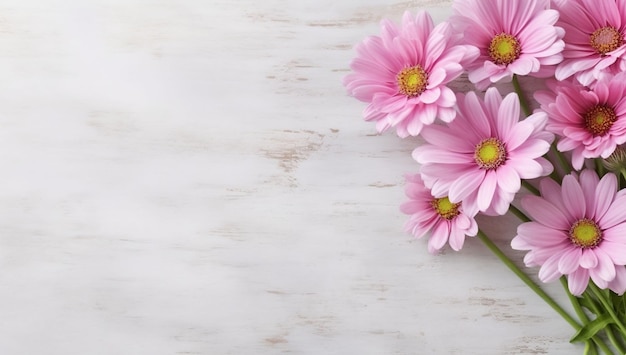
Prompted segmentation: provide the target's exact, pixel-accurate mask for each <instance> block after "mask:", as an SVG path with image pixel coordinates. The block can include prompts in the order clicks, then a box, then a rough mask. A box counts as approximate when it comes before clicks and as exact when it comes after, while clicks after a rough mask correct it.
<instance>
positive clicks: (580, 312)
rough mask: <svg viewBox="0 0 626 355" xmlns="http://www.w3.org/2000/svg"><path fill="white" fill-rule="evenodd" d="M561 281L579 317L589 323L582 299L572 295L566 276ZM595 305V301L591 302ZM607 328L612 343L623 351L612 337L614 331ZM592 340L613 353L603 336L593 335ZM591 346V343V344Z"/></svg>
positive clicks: (609, 352)
mask: <svg viewBox="0 0 626 355" xmlns="http://www.w3.org/2000/svg"><path fill="white" fill-rule="evenodd" d="M559 280H560V281H561V285H563V288H564V289H565V294H567V297H568V298H569V300H570V302H571V303H572V306H573V307H574V311H575V312H576V314H577V315H578V318H579V319H580V320H581V322H583V324H587V323H589V317H587V314H586V313H585V311H583V307H582V306H581V305H580V299H579V298H578V297H576V296H574V295H572V293H571V292H569V288H568V287H567V280H566V279H565V276H561V278H560V279H559ZM591 303H592V305H593V302H591ZM606 330H607V332H606V333H607V335H608V336H609V339H610V340H611V343H613V345H614V346H615V347H616V349H617V350H618V351H622V350H621V349H620V348H619V347H618V346H617V345H615V342H614V339H611V335H613V333H612V332H611V333H609V330H610V329H606ZM591 340H593V342H594V343H595V344H596V345H597V346H599V347H600V349H602V351H603V352H604V353H605V354H611V353H613V352H612V351H611V350H610V349H609V347H608V345H606V343H605V342H604V340H602V339H601V338H599V337H598V336H593V337H591ZM590 346H591V345H590Z"/></svg>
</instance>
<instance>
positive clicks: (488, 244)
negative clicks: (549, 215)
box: [477, 230, 581, 330]
mask: <svg viewBox="0 0 626 355" xmlns="http://www.w3.org/2000/svg"><path fill="white" fill-rule="evenodd" d="M477 237H478V239H480V240H481V241H482V242H483V243H484V244H485V246H486V247H487V248H488V249H489V250H491V252H492V253H494V254H495V255H496V256H497V257H498V258H499V259H500V260H501V261H502V262H503V263H504V265H506V266H507V267H508V268H509V269H510V270H511V271H512V272H513V273H514V274H515V275H517V277H519V278H520V280H522V281H523V282H524V283H525V284H526V285H527V286H528V287H530V289H531V290H533V291H534V292H535V293H536V294H537V296H539V297H541V299H542V300H544V302H546V303H547V304H548V305H549V306H550V307H552V309H554V311H556V313H558V314H559V315H560V316H561V317H563V319H565V321H566V322H567V323H569V325H571V326H572V327H573V328H574V329H576V330H578V329H580V328H581V326H580V324H578V322H576V320H575V319H574V318H572V316H570V315H569V314H568V313H567V312H565V310H564V309H563V308H562V307H561V306H560V305H559V304H558V303H556V302H555V301H554V300H553V299H552V297H550V296H549V295H548V294H547V293H546V292H545V291H544V290H543V289H541V287H539V285H537V284H536V283H535V282H534V281H533V280H532V279H531V278H530V277H529V276H528V275H526V273H524V272H523V271H522V270H521V269H520V268H519V267H518V266H517V265H515V263H513V261H512V260H511V259H510V258H509V257H508V256H506V255H505V254H504V253H503V252H502V250H500V248H498V246H497V245H495V244H494V243H493V242H492V241H491V239H489V237H487V235H486V234H485V233H484V232H483V231H481V230H478V234H477Z"/></svg>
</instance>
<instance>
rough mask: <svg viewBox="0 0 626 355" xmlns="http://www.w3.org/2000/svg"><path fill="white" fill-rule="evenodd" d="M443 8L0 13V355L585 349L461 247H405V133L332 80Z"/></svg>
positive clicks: (57, 6) (281, 4)
mask: <svg viewBox="0 0 626 355" xmlns="http://www.w3.org/2000/svg"><path fill="white" fill-rule="evenodd" d="M449 6H450V1H436V0H433V1H427V0H423V1H421V0H414V1H404V2H394V1H383V0H358V1H357V0H350V1H339V2H338V1H330V0H315V1H314V0H300V1H288V0H267V1H252V0H234V1H233V0H228V1H227V0H208V1H207V0H182V1H170V0H131V1H122V0H114V1H109V0H91V1H78V0H66V1H62V0H52V1H35V0H27V1H17V0H15V1H9V0H7V1H3V2H0V83H1V84H0V161H1V162H2V165H3V174H2V180H1V181H2V184H0V216H2V217H1V218H0V263H1V267H0V314H2V317H1V319H2V321H0V354H151V355H152V354H278V353H296V354H434V353H440V354H572V353H578V352H581V350H582V349H581V348H580V347H577V346H573V345H570V344H568V339H569V337H570V335H571V334H572V331H571V329H569V328H568V326H567V324H566V323H565V322H564V321H562V320H560V319H559V318H558V317H557V316H556V315H555V314H554V312H553V311H552V310H551V309H549V308H548V307H547V306H546V305H544V304H543V303H542V301H540V300H539V299H538V298H537V297H536V296H534V294H532V293H531V292H530V291H529V290H528V289H527V288H526V287H525V286H523V285H522V284H521V282H519V281H517V280H516V279H515V278H514V277H513V275H512V274H511V273H510V272H509V271H508V270H506V269H505V267H504V266H503V265H501V264H500V263H499V262H498V261H497V260H495V258H493V257H492V256H491V255H490V254H489V252H488V251H486V249H485V248H484V247H483V246H482V245H481V244H479V242H478V241H477V240H470V241H468V243H467V246H466V248H465V249H464V250H463V251H462V252H460V253H452V252H445V253H444V254H443V255H440V256H431V255H429V254H428V253H427V252H426V247H425V241H422V240H420V241H415V240H412V239H411V238H410V237H409V236H408V235H406V234H405V233H404V232H403V230H402V225H403V223H404V220H405V218H404V216H402V215H401V213H400V212H399V210H398V205H399V204H400V203H401V202H402V201H403V200H404V194H403V187H402V184H403V174H404V173H408V172H414V171H415V170H416V165H415V163H414V162H413V161H412V160H411V158H410V152H411V150H412V149H413V148H414V147H415V146H416V145H417V144H419V140H415V139H406V140H400V139H398V138H397V137H395V136H394V135H393V134H385V135H382V136H381V135H377V134H375V131H374V127H373V126H372V125H371V124H369V123H365V122H362V120H361V116H360V112H361V110H362V109H363V108H364V105H363V104H362V103H359V102H357V101H356V100H354V99H352V98H349V97H347V96H346V94H345V91H344V89H343V88H342V86H341V84H340V80H341V78H342V77H343V76H344V75H345V74H346V73H347V72H348V63H349V61H350V60H351V58H352V57H353V56H354V52H353V50H352V46H353V45H354V44H355V43H357V42H358V41H360V40H361V39H362V38H364V37H365V36H367V35H371V34H376V33H377V32H378V22H379V21H380V19H381V18H383V17H391V18H393V19H395V20H397V19H399V17H400V16H401V14H402V12H403V11H405V10H407V9H410V10H416V9H418V8H424V9H428V10H429V11H431V12H432V13H433V15H434V17H435V19H436V20H437V21H441V20H443V19H444V18H445V17H446V16H447V14H448V13H449ZM457 85H460V86H463V85H467V84H466V83H463V82H459V83H457ZM487 223H488V224H489V225H490V229H489V230H490V232H491V233H492V234H493V235H494V236H497V239H498V241H499V243H500V245H501V246H503V247H505V248H506V247H507V243H508V240H510V238H511V237H512V236H513V233H514V229H512V228H511V225H512V220H511V219H507V218H504V219H501V220H497V221H488V222H487ZM511 255H515V256H516V257H518V258H519V257H520V256H521V255H520V254H516V253H513V252H511ZM548 289H549V290H550V292H552V293H555V294H559V292H560V290H559V286H558V285H550V286H549V287H548ZM560 299H562V300H564V298H562V297H560Z"/></svg>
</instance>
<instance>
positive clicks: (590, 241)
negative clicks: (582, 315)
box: [511, 170, 626, 296]
mask: <svg viewBox="0 0 626 355" xmlns="http://www.w3.org/2000/svg"><path fill="white" fill-rule="evenodd" d="M540 187H541V188H540V189H541V197H537V196H526V197H524V198H523V199H522V206H523V207H524V209H525V210H526V212H527V213H528V214H529V215H530V217H531V218H532V219H533V221H532V222H527V223H522V224H521V225H519V227H518V228H517V236H516V237H515V238H513V240H512V241H511V245H512V247H513V249H516V250H529V252H528V254H526V257H525V258H524V263H525V264H526V266H529V267H531V266H541V269H540V270H539V279H540V280H541V281H543V282H550V281H554V280H556V279H558V278H559V277H561V276H562V275H567V278H568V286H569V290H570V292H571V293H572V294H573V295H577V296H578V295H581V294H582V293H583V292H584V291H585V289H586V288H587V284H588V283H589V278H591V279H592V280H593V282H594V283H595V284H596V285H598V286H599V287H600V288H604V289H606V288H610V289H611V290H613V291H614V292H616V293H618V294H622V293H624V291H626V268H624V265H626V210H624V204H625V203H626V190H620V191H619V192H617V178H616V176H615V175H613V174H611V173H609V174H606V175H605V176H604V177H603V178H602V179H599V178H598V175H597V174H596V173H595V171H593V170H583V171H582V172H581V173H580V178H579V179H577V178H576V175H573V174H570V175H567V176H565V178H564V179H563V184H562V186H559V185H558V184H557V183H556V182H554V181H553V180H551V179H543V180H542V181H541V184H540Z"/></svg>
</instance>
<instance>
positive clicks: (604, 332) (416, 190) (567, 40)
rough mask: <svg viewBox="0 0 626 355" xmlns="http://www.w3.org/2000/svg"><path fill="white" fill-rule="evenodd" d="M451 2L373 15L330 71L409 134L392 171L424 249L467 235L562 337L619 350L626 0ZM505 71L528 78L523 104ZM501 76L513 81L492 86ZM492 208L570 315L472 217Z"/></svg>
mask: <svg viewBox="0 0 626 355" xmlns="http://www.w3.org/2000/svg"><path fill="white" fill-rule="evenodd" d="M452 7H453V15H452V16H451V17H450V18H449V20H448V21H446V22H443V23H440V24H438V25H436V26H435V24H434V23H433V21H432V19H431V17H430V15H429V14H428V13H426V12H419V13H418V14H417V15H412V14H410V13H408V12H407V13H405V14H404V16H403V18H402V23H401V25H400V26H398V25H396V24H394V23H393V22H391V21H389V20H383V21H382V22H381V34H380V36H372V37H368V38H366V39H365V40H364V41H363V42H361V43H359V44H358V45H357V46H356V52H357V57H356V58H355V59H354V60H353V61H352V63H351V69H352V73H350V74H349V75H347V76H346V77H345V79H344V85H345V87H346V88H347V90H348V92H349V93H350V95H352V96H354V97H355V98H357V99H359V100H361V101H364V102H366V103H368V105H367V107H366V108H365V110H364V112H363V115H364V118H365V120H367V121H374V122H375V123H376V128H377V130H378V131H379V132H384V131H387V130H389V129H395V131H396V132H397V134H398V136H400V137H401V138H405V137H409V136H421V137H422V138H423V140H424V141H425V143H424V144H422V145H420V146H419V147H417V148H416V149H415V150H414V151H413V158H414V159H415V160H416V161H417V163H418V164H417V166H418V167H419V171H418V173H417V174H413V175H407V177H406V195H407V197H408V202H405V203H404V204H402V206H401V210H402V212H404V213H406V214H408V215H409V216H410V217H409V220H408V221H407V223H406V228H407V230H408V231H409V232H410V233H412V234H413V235H414V236H415V237H418V238H420V237H428V250H429V251H430V252H431V253H437V252H438V251H439V250H441V249H442V248H444V247H445V245H446V244H449V246H450V247H451V248H452V249H453V250H456V251H458V250H460V249H461V248H462V247H463V243H464V241H465V238H466V237H475V236H477V237H478V238H479V239H480V240H481V241H483V242H484V243H485V244H486V245H487V247H489V249H491V250H492V251H493V252H494V253H495V254H496V255H497V256H498V257H499V258H500V259H501V260H503V261H504V263H505V264H506V265H507V266H508V267H510V268H511V269H512V270H513V271H514V272H515V274H516V275H518V276H519V277H520V278H521V279H522V280H523V281H524V282H525V283H526V284H527V285H528V286H530V287H531V288H532V289H533V290H534V291H535V292H536V293H537V294H538V295H539V296H540V297H542V298H543V299H544V300H545V301H546V302H547V303H548V304H549V305H550V306H552V308H554V309H555V310H556V311H557V312H558V313H559V314H560V315H561V316H562V317H563V318H564V319H565V320H566V321H567V322H568V323H569V324H570V325H571V326H572V327H573V336H572V339H571V341H572V342H584V343H585V351H586V353H589V354H595V353H597V351H598V349H600V350H601V351H603V352H604V353H609V354H613V353H619V354H625V353H626V299H625V298H624V292H625V291H626V267H625V265H626V147H623V146H622V145H623V144H624V143H626V37H625V36H626V0H552V1H550V0H492V1H484V0H455V1H454V3H453V6H452ZM464 73H467V78H468V79H469V81H470V82H471V83H473V84H474V86H475V88H476V90H474V91H470V92H467V93H458V92H457V93H455V92H454V91H453V90H452V89H450V87H449V86H448V85H449V84H450V83H451V82H452V81H454V80H457V79H458V78H459V77H460V76H461V75H462V74H464ZM518 77H532V78H536V79H532V80H533V81H535V82H536V83H535V85H540V86H541V87H542V89H540V90H537V91H535V92H534V95H533V97H534V102H529V101H527V99H526V95H525V93H524V91H523V90H522V88H521V85H520V82H519V80H518ZM503 82H504V83H506V82H512V85H511V86H510V87H511V88H512V89H511V91H514V92H511V93H507V94H506V95H504V96H503V94H502V93H501V91H499V89H498V88H495V87H493V85H494V84H496V83H503ZM500 90H501V89H500ZM533 108H534V110H533ZM516 197H519V198H516ZM517 201H520V202H519V203H517ZM515 204H518V205H519V206H516V205H515ZM507 212H511V213H514V214H515V215H516V216H517V217H519V220H520V224H519V225H518V227H517V234H516V235H515V237H514V238H513V239H512V240H511V247H512V248H513V249H516V250H526V251H528V253H527V254H526V256H525V257H524V260H523V262H524V264H525V265H526V266H527V267H529V268H534V267H538V268H539V269H538V272H539V274H538V278H539V279H540V280H541V281H542V282H552V281H555V280H557V279H560V280H561V282H562V283H563V285H564V286H565V287H564V290H565V292H567V294H568V297H569V299H570V301H571V302H572V304H573V307H574V309H575V310H576V313H577V318H578V319H576V318H574V316H571V315H569V314H568V313H567V312H566V311H564V310H563V308H562V307H561V306H560V305H559V304H558V303H557V302H555V301H554V300H553V299H552V298H550V297H549V296H548V295H547V294H546V293H545V292H544V291H543V290H542V289H541V287H540V286H538V285H537V284H536V283H535V282H534V281H532V279H531V278H530V277H528V275H527V274H526V273H525V272H524V271H522V270H521V269H519V268H518V267H517V266H516V264H515V263H514V262H512V261H511V260H510V259H509V258H508V257H507V256H506V255H505V254H504V253H503V252H502V251H501V250H499V249H498V248H497V246H496V245H495V244H494V243H493V242H492V241H491V240H490V239H489V238H488V237H487V236H486V235H485V234H484V233H483V232H482V231H481V229H480V226H479V225H478V224H477V222H476V219H475V217H476V216H477V215H478V214H486V215H489V216H501V215H504V214H506V213H507Z"/></svg>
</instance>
